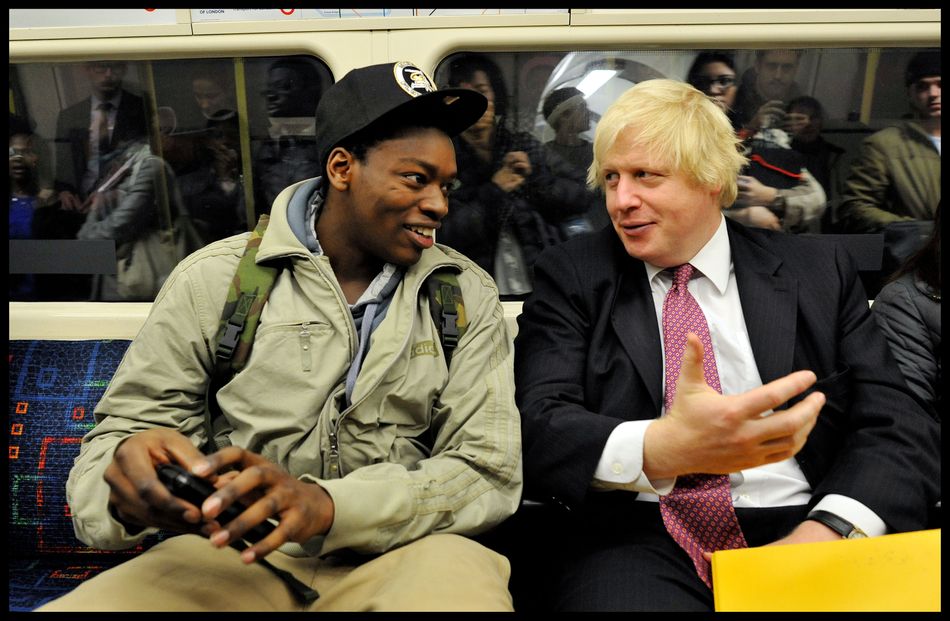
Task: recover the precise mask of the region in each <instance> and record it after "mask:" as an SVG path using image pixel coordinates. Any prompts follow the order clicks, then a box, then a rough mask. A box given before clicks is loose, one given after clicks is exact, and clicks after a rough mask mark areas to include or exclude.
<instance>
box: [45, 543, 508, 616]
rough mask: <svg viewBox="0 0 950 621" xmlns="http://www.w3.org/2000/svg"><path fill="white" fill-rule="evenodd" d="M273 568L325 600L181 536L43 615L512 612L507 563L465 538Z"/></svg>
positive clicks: (282, 562)
mask: <svg viewBox="0 0 950 621" xmlns="http://www.w3.org/2000/svg"><path fill="white" fill-rule="evenodd" d="M267 560H268V561H270V562H271V563H272V564H273V565H275V566H277V567H279V568H281V569H283V570H286V571H290V572H292V573H293V574H294V576H296V577H297V579H298V580H300V581H301V582H303V583H304V584H307V585H308V586H310V587H311V588H313V589H316V590H317V592H319V593H320V598H319V599H317V600H316V601H315V602H313V603H312V604H310V605H309V606H306V605H302V604H300V603H299V602H298V600H296V599H295V598H294V596H293V594H292V593H291V592H290V590H289V589H288V588H287V586H286V585H285V584H284V583H283V582H282V581H281V580H280V578H278V577H277V576H276V575H275V574H274V573H272V572H271V571H270V570H268V569H267V568H265V567H263V566H261V565H259V564H257V563H252V564H251V565H245V564H244V563H243V562H241V560H240V558H239V556H238V552H237V551H236V550H234V549H232V548H223V549H217V548H214V547H213V546H212V545H211V543H209V542H208V540H207V539H204V538H203V537H199V536H197V535H180V536H176V537H172V538H171V539H167V540H165V541H163V542H161V543H159V544H158V545H156V546H155V547H154V548H151V549H150V550H148V551H146V552H144V553H142V554H141V555H139V556H137V557H135V558H133V559H131V560H129V561H127V562H125V563H123V564H121V565H119V566H117V567H114V568H112V569H110V570H108V571H105V572H103V573H101V574H99V575H98V576H96V577H95V578H92V579H90V580H87V581H86V582H84V583H83V584H81V585H80V586H79V587H77V588H76V589H74V590H73V591H71V592H70V593H68V594H66V595H64V596H63V597H60V598H58V599H56V600H53V601H52V602H49V603H47V604H46V605H44V606H42V607H40V608H39V609H38V610H37V611H38V612H51V611H63V612H77V611H311V612H316V611H511V610H512V601H511V594H510V593H509V592H508V578H509V576H510V573H511V568H510V565H509V563H508V559H506V558H505V557H504V556H501V555H500V554H498V553H496V552H494V551H492V550H490V549H488V548H486V547H484V546H482V545H481V544H479V543H476V542H475V541H472V540H471V539H468V538H465V537H461V536H459V535H429V536H428V537H424V538H422V539H420V540H418V541H415V542H413V543H411V544H409V545H406V546H403V547H401V548H396V549H395V550H391V551H389V552H387V553H385V554H382V555H380V556H377V557H372V558H371V560H368V561H366V562H363V563H358V561H357V562H354V561H353V559H352V558H347V559H346V560H345V561H344V560H340V559H337V558H335V557H333V556H331V557H329V558H325V559H321V558H313V557H308V558H295V557H292V556H288V555H286V554H283V553H282V552H272V553H271V554H269V555H268V556H267ZM357 563H358V564H357Z"/></svg>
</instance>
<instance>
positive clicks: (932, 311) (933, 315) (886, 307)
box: [871, 204, 943, 421]
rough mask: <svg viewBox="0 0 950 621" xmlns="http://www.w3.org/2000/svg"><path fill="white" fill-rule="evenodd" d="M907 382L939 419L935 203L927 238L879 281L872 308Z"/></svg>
mask: <svg viewBox="0 0 950 621" xmlns="http://www.w3.org/2000/svg"><path fill="white" fill-rule="evenodd" d="M871 310H872V311H873V312H874V316H875V317H876V318H877V323H878V325H879V326H880V327H881V330H883V331H884V335H885V336H886V337H887V340H888V342H889V343H890V345H891V351H893V352H894V356H895V357H896V358H897V363H898V365H899V366H900V368H901V372H902V373H903V375H904V379H905V380H906V381H907V386H908V387H909V388H910V389H911V391H912V392H913V393H914V394H915V395H916V396H917V397H918V398H919V399H920V400H921V401H922V402H924V403H925V405H926V406H928V407H930V408H932V412H933V415H934V416H935V417H936V418H937V420H938V421H939V420H940V412H941V404H942V401H943V399H942V394H941V393H942V390H941V385H940V376H941V369H940V205H939V204H938V205H937V212H936V215H935V217H934V228H933V233H932V234H931V235H930V239H929V240H928V241H927V243H926V244H925V245H924V247H923V248H921V249H920V250H919V251H917V252H916V253H915V254H913V255H911V257H910V258H909V259H908V260H907V262H906V263H904V265H903V266H902V267H901V268H900V269H899V270H898V271H897V273H896V274H895V275H894V276H893V277H892V278H891V280H890V281H889V282H888V283H887V284H886V285H884V288H883V289H881V292H880V293H879V294H878V295H877V297H876V298H875V299H874V304H873V305H872V307H871Z"/></svg>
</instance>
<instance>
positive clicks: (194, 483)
mask: <svg viewBox="0 0 950 621" xmlns="http://www.w3.org/2000/svg"><path fill="white" fill-rule="evenodd" d="M157 472H158V478H159V480H160V481H161V482H162V483H164V484H165V487H167V488H168V491H170V492H171V493H172V494H174V495H175V496H178V497H179V498H181V499H182V500H187V501H188V502H190V503H191V504H193V505H195V506H196V507H198V508H199V509H200V508H201V504H202V503H203V502H204V501H205V498H207V497H208V496H210V495H211V494H212V493H213V492H214V491H215V487H214V485H212V484H211V482H210V481H208V480H207V479H202V478H201V477H197V476H195V475H193V474H191V473H190V472H188V471H187V470H185V469H184V468H182V467H181V466H179V465H177V464H161V465H159V466H158V468H157ZM244 509H246V507H245V506H244V505H241V504H239V503H234V504H232V505H231V506H229V507H228V508H226V509H225V510H224V511H222V512H221V513H220V514H219V515H218V517H217V518H216V519H217V521H218V523H219V524H221V525H222V526H224V525H225V524H227V523H228V522H230V521H231V520H233V519H234V518H236V517H237V516H239V515H241V513H243V512H244ZM272 530H274V525H273V524H272V523H271V522H269V521H265V522H261V523H260V524H258V525H257V526H255V527H254V528H252V529H251V530H249V531H247V532H246V533H244V536H243V539H245V540H247V541H250V542H251V543H255V542H257V541H260V540H261V539H263V538H264V537H266V536H267V535H269V534H270V532H271V531H272Z"/></svg>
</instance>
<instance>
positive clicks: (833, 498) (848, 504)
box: [812, 494, 887, 537]
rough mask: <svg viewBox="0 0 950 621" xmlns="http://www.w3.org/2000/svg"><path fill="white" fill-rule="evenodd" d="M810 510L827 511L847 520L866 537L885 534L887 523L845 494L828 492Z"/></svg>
mask: <svg viewBox="0 0 950 621" xmlns="http://www.w3.org/2000/svg"><path fill="white" fill-rule="evenodd" d="M812 511H828V512H829V513H834V514H835V515H837V516H838V517H840V518H842V519H844V520H847V521H849V522H851V523H852V524H854V525H855V526H857V527H858V528H860V529H861V530H863V531H864V532H865V533H866V534H867V536H868V537H880V536H881V535H886V534H887V525H886V524H885V523H884V520H882V519H881V518H879V517H878V516H877V514H876V513H874V512H873V511H871V510H870V509H868V508H867V507H866V506H864V505H863V504H861V503H860V502H858V501H857V500H854V499H853V498H848V497H847V496H841V495H839V494H828V495H827V496H825V497H824V498H822V499H821V500H820V501H818V504H817V505H815V507H814V508H813V509H812Z"/></svg>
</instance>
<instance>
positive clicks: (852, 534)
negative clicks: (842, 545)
mask: <svg viewBox="0 0 950 621" xmlns="http://www.w3.org/2000/svg"><path fill="white" fill-rule="evenodd" d="M805 519H807V520H814V521H816V522H821V523H822V524H824V525H825V526H827V527H828V528H830V529H831V530H833V531H835V532H836V533H838V534H839V535H841V536H842V537H843V538H844V539H860V538H862V537H867V536H868V535H867V533H865V532H864V531H863V530H861V529H860V528H858V527H857V526H855V525H854V524H852V523H851V522H849V521H848V520H845V519H844V518H840V517H838V516H837V515H835V514H834V513H831V512H830V511H812V512H811V513H809V514H808V517H807V518H805Z"/></svg>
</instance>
